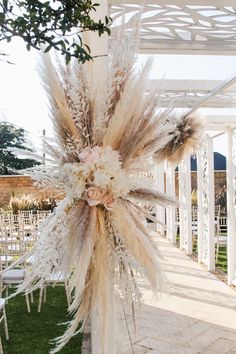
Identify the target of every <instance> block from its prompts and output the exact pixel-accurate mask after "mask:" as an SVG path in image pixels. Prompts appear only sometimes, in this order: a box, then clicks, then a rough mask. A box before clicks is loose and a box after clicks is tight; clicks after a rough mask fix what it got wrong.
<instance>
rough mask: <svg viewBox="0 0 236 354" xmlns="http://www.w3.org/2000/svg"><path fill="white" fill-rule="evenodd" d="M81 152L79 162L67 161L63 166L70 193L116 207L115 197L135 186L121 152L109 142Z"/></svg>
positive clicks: (95, 202)
mask: <svg viewBox="0 0 236 354" xmlns="http://www.w3.org/2000/svg"><path fill="white" fill-rule="evenodd" d="M77 156H78V159H79V161H80V162H79V163H66V164H64V165H63V167H62V174H61V177H62V180H63V181H64V183H65V186H66V191H67V194H68V195H71V197H73V198H81V199H84V200H86V201H87V203H88V204H89V205H90V206H96V205H103V206H104V207H105V208H106V209H107V210H112V208H113V206H114V204H115V200H116V199H117V198H119V197H121V196H122V195H123V196H124V195H126V194H127V193H129V192H130V190H131V181H130V179H129V176H128V174H127V173H126V172H125V171H124V170H122V162H121V156H120V155H119V153H118V152H117V151H114V150H112V148H111V147H109V146H106V147H99V146H94V147H93V148H91V147H86V148H84V149H82V150H81V151H80V152H79V153H78V154H77Z"/></svg>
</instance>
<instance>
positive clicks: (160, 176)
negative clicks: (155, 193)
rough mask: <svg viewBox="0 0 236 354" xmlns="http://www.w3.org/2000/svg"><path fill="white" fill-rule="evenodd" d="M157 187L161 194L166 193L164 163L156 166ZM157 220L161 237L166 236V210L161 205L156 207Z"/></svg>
mask: <svg viewBox="0 0 236 354" xmlns="http://www.w3.org/2000/svg"><path fill="white" fill-rule="evenodd" d="M155 175H156V187H157V189H158V190H159V191H160V192H161V193H164V192H165V168H164V162H162V163H160V164H158V165H157V166H156V171H155ZM156 218H157V232H158V233H159V234H160V235H161V236H164V235H165V231H166V230H165V226H164V225H165V223H166V218H165V208H163V207H162V206H160V205H157V207H156Z"/></svg>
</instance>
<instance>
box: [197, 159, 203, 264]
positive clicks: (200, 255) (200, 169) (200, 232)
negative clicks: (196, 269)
mask: <svg viewBox="0 0 236 354" xmlns="http://www.w3.org/2000/svg"><path fill="white" fill-rule="evenodd" d="M202 165H203V164H202V157H201V152H199V153H198V155H197V211H198V212H197V252H198V262H199V263H202V261H203V166H202Z"/></svg>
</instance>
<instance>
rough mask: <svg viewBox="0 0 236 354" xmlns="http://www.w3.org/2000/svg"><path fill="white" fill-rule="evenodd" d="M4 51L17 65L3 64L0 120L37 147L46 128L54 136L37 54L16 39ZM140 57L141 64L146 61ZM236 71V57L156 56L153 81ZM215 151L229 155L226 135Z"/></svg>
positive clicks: (218, 76) (218, 75) (220, 76)
mask: <svg viewBox="0 0 236 354" xmlns="http://www.w3.org/2000/svg"><path fill="white" fill-rule="evenodd" d="M0 50H1V51H4V50H5V52H7V53H9V57H8V60H11V61H12V62H14V65H10V64H7V63H5V62H0V120H7V121H8V122H11V123H14V124H16V125H17V126H20V127H23V128H24V129H26V131H27V132H28V135H29V138H30V139H31V141H32V142H33V144H34V145H35V146H36V147H38V145H39V142H40V136H41V135H42V131H43V129H46V135H49V136H50V135H51V134H52V125H51V122H50V118H49V115H48V106H47V99H46V96H45V93H44V90H43V88H42V87H41V83H40V79H39V76H38V73H37V62H38V52H37V51H34V50H33V51H31V52H28V51H27V50H26V49H25V46H24V44H23V43H22V42H21V41H20V40H14V41H13V42H12V43H11V44H7V45H6V46H5V47H2V45H1V47H0ZM147 57H148V56H147V55H140V56H139V58H138V64H137V65H141V64H143V63H144V62H145V61H146V60H147ZM234 72H236V60H235V57H234V56H205V55H201V56H200V55H191V56H190V55H155V56H154V66H153V70H152V72H151V78H153V79H158V78H159V79H160V78H163V76H164V77H165V78H166V79H179V80H191V79H192V80H196V79H197V80H204V79H205V80H224V79H226V78H227V77H228V76H229V75H231V74H232V73H234ZM214 145H215V150H216V151H218V152H221V153H223V154H225V153H226V141H225V138H224V136H221V137H220V138H218V139H215V144H214Z"/></svg>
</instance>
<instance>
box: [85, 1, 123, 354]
mask: <svg viewBox="0 0 236 354" xmlns="http://www.w3.org/2000/svg"><path fill="white" fill-rule="evenodd" d="M97 3H99V6H98V7H97V8H96V12H94V13H93V14H92V16H93V18H94V20H99V19H101V20H102V21H103V22H104V19H105V16H107V15H108V1H107V0H100V1H97ZM84 42H85V43H87V44H88V45H89V47H90V50H91V55H92V56H100V57H97V58H94V60H93V61H91V62H89V63H87V66H88V74H89V76H90V82H91V83H92V88H93V94H94V96H95V97H97V96H98V95H99V97H100V96H101V99H100V100H99V99H98V100H97V101H96V107H94V109H95V112H99V110H100V107H99V105H100V104H101V105H102V104H103V102H102V101H103V98H102V94H103V93H104V91H105V90H106V89H107V84H108V35H107V34H103V35H102V36H101V37H99V36H98V34H97V33H93V32H88V33H86V34H85V36H84ZM109 301H110V308H111V311H110V314H109V315H108V316H107V321H108V333H106V338H104V343H105V348H101V346H100V343H101V333H100V330H99V328H100V327H101V326H100V319H99V318H98V313H97V311H96V305H95V306H94V309H93V310H92V313H91V338H92V340H91V345H92V354H116V336H115V298H114V284H113V279H110V296H109Z"/></svg>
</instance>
